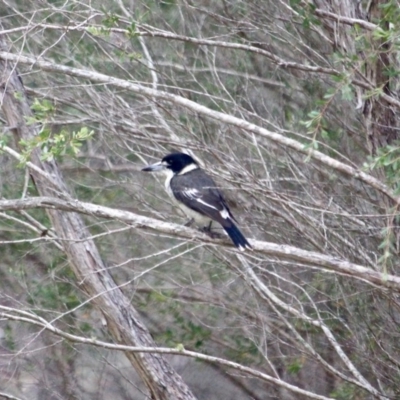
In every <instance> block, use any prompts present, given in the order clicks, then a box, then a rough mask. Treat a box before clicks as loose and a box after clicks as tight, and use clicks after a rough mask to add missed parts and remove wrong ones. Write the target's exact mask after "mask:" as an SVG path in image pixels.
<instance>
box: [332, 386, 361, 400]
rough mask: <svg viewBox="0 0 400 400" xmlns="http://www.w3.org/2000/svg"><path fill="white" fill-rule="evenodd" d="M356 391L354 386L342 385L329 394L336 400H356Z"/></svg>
mask: <svg viewBox="0 0 400 400" xmlns="http://www.w3.org/2000/svg"><path fill="white" fill-rule="evenodd" d="M356 391H357V389H356V387H355V386H354V385H351V384H349V383H343V384H341V385H339V386H338V387H337V388H336V389H335V390H334V391H333V392H332V393H330V396H332V397H333V398H334V399H337V400H353V399H356V398H357V395H356ZM361 398H362V397H360V399H361Z"/></svg>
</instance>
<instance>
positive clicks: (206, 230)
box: [199, 226, 224, 239]
mask: <svg viewBox="0 0 400 400" xmlns="http://www.w3.org/2000/svg"><path fill="white" fill-rule="evenodd" d="M199 230H200V232H203V233H205V234H206V235H208V236H210V238H212V239H222V238H224V235H223V234H222V233H218V232H214V231H212V230H211V229H210V227H209V226H205V227H203V228H200V229H199Z"/></svg>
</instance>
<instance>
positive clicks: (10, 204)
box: [0, 197, 400, 292]
mask: <svg viewBox="0 0 400 400" xmlns="http://www.w3.org/2000/svg"><path fill="white" fill-rule="evenodd" d="M32 208H47V209H58V210H63V211H71V212H78V213H82V214H87V215H92V216H96V217H101V218H107V219H116V220H119V221H123V222H125V223H128V224H130V225H131V226H132V227H133V228H137V229H144V230H146V229H151V230H154V231H158V232H162V233H165V234H168V235H171V236H174V237H177V238H183V239H189V240H192V241H202V242H204V243H207V244H214V245H216V244H217V245H220V246H224V247H232V243H231V242H230V241H228V240H224V239H212V238H210V237H209V236H207V235H205V234H203V233H201V232H199V231H196V230H193V229H190V228H187V227H185V226H182V225H177V224H173V223H169V222H163V221H159V220H156V219H153V218H148V217H143V216H141V215H137V214H134V213H131V212H128V211H122V210H115V209H112V208H109V207H104V206H99V205H95V204H91V203H84V202H81V201H78V200H62V199H57V198H52V197H34V198H27V199H22V200H20V199H18V200H0V210H2V211H7V210H27V209H32ZM85 240H86V239H83V241H85ZM250 243H251V245H252V246H253V249H254V251H255V252H260V253H261V254H265V255H267V256H272V257H277V258H279V259H284V260H291V261H296V262H299V263H303V264H304V265H308V266H313V267H317V268H322V269H326V270H330V271H335V272H337V273H339V274H342V275H346V276H351V277H353V278H357V279H360V280H362V281H364V282H367V283H369V284H372V285H374V286H375V285H376V286H378V287H382V288H390V289H393V290H394V291H396V292H397V291H400V278H399V277H396V276H394V275H388V274H382V273H379V272H376V271H374V270H372V269H370V268H366V267H364V266H361V265H357V264H353V263H351V262H348V261H345V260H340V259H338V258H335V257H331V256H327V255H324V254H321V253H316V252H311V251H306V250H302V249H299V248H297V247H293V246H286V245H278V244H274V243H268V242H263V241H259V240H250Z"/></svg>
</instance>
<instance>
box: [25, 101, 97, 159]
mask: <svg viewBox="0 0 400 400" xmlns="http://www.w3.org/2000/svg"><path fill="white" fill-rule="evenodd" d="M32 110H33V111H34V116H33V117H30V118H28V120H27V123H28V124H40V125H41V130H40V132H39V133H38V134H37V135H36V136H35V137H34V138H32V139H27V140H26V139H22V140H21V141H20V143H19V144H20V146H21V148H22V153H21V155H22V159H21V161H20V165H22V166H23V165H25V163H26V162H27V161H28V160H29V157H30V155H31V153H32V151H33V150H34V149H36V148H38V149H40V150H41V159H42V160H43V161H51V160H53V159H54V158H56V157H60V156H63V155H71V156H76V155H77V154H78V153H79V151H80V148H81V147H82V144H83V143H84V142H86V141H87V140H89V139H90V138H91V137H92V136H93V135H94V131H89V129H88V128H87V127H82V128H81V129H80V130H79V131H72V132H69V131H67V130H66V129H62V130H61V132H60V133H53V132H52V129H51V127H50V126H49V122H50V121H51V117H52V116H53V114H54V112H55V107H54V106H53V104H52V103H51V102H49V101H48V100H42V101H40V100H38V99H35V100H34V103H33V105H32Z"/></svg>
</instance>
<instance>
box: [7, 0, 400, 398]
mask: <svg viewBox="0 0 400 400" xmlns="http://www.w3.org/2000/svg"><path fill="white" fill-rule="evenodd" d="M325 3H328V2H324V1H320V2H315V5H314V6H309V7H308V6H305V5H304V4H303V2H298V1H291V2H286V1H279V2H275V1H265V0H254V1H253V0H252V1H239V0H238V1H224V0H222V1H213V2H210V1H193V2H191V1H180V0H174V1H173V0H171V1H163V2H158V1H128V0H119V1H114V2H113V1H92V2H88V4H86V2H79V1H74V0H67V1H52V2H48V3H43V2H41V1H38V0H33V1H31V2H26V1H12V2H9V1H7V2H6V1H2V2H0V15H1V16H2V17H1V19H0V21H1V24H2V27H3V30H4V31H6V32H7V38H8V46H9V51H10V52H12V53H14V54H21V55H26V56H30V57H33V58H35V59H36V58H37V59H43V60H48V61H51V62H53V63H54V64H58V65H63V66H66V67H71V68H72V67H74V68H78V69H81V70H87V71H96V72H99V73H102V74H105V75H108V76H110V77H116V78H119V79H123V80H126V81H130V82H133V83H136V84H137V85H139V86H142V87H145V88H151V89H154V90H157V91H162V92H166V93H171V94H174V95H177V96H180V97H181V98H182V99H186V100H190V101H192V102H195V103H197V104H198V105H202V106H205V107H207V108H208V109H210V110H213V111H216V112H219V113H223V114H225V115H226V116H234V117H237V118H240V119H243V120H244V121H247V122H250V123H253V124H255V125H257V126H258V127H261V128H264V129H266V130H268V131H269V132H273V133H275V134H279V135H280V136H279V138H282V139H279V140H270V138H268V137H267V136H266V135H263V134H262V133H259V134H257V133H255V132H254V131H251V130H249V129H247V126H245V125H242V126H238V124H236V125H235V124H232V123H230V121H229V120H224V119H222V118H219V117H218V115H220V114H218V115H217V116H216V117H215V118H209V117H207V116H206V115H205V114H204V113H203V112H202V110H201V109H199V110H195V109H194V107H192V108H191V109H188V108H187V107H185V106H184V102H181V103H180V104H178V103H177V102H174V101H167V100H166V99H164V100H163V99H161V98H156V97H154V98H152V97H151V96H147V97H144V96H142V95H140V94H138V93H137V92H136V93H135V92H133V91H131V90H128V89H126V88H125V89H124V88H122V87H119V86H114V85H112V84H103V83H99V82H93V80H91V79H88V78H82V77H78V76H76V74H74V73H73V72H71V73H69V74H68V73H65V72H63V73H61V72H59V71H56V70H54V69H53V70H52V68H47V70H44V69H43V68H41V67H40V66H37V65H35V63H33V64H29V65H28V64H20V65H19V66H18V72H19V75H20V77H21V79H22V81H23V83H24V85H25V87H26V93H27V95H28V97H29V99H30V101H31V104H32V109H33V110H34V115H35V118H34V119H33V120H32V121H29V123H31V124H35V125H37V126H38V127H39V128H40V130H41V133H40V135H39V137H38V140H37V141H36V142H35V143H24V144H22V146H20V147H19V149H20V152H21V153H22V154H24V155H25V157H26V159H29V151H31V150H32V148H34V147H40V148H41V149H42V152H43V154H44V155H45V157H48V158H49V159H51V158H53V157H55V158H56V159H57V161H58V163H59V165H60V167H61V169H62V171H63V174H64V178H65V179H66V182H67V185H68V187H69V188H70V189H71V191H72V192H73V196H74V197H75V198H77V199H79V200H82V201H86V202H91V203H94V204H100V205H104V206H108V207H112V208H116V209H122V210H127V211H131V212H133V213H136V214H139V215H143V216H148V217H152V218H156V219H158V220H160V221H167V222H175V223H178V224H183V223H185V222H186V218H185V216H183V215H181V214H180V212H179V211H178V210H177V209H174V206H173V204H172V203H171V202H170V200H169V199H168V197H167V195H166V193H165V191H164V189H163V181H162V180H159V178H158V177H154V176H149V174H144V173H142V172H140V169H141V168H142V167H143V166H144V165H146V164H147V163H150V162H154V161H156V160H158V159H160V158H161V157H162V156H164V155H165V154H167V153H168V152H171V151H182V150H185V151H188V152H191V154H193V155H194V156H195V157H196V158H197V159H198V160H199V162H200V163H201V164H202V165H203V167H204V168H205V169H206V170H207V172H208V173H209V174H211V175H212V176H213V177H214V179H215V180H216V181H217V182H218V184H219V185H220V187H221V188H222V190H223V191H224V193H225V196H226V198H227V200H228V202H229V205H230V206H231V209H232V212H233V213H234V215H235V216H236V217H237V220H238V221H239V225H240V226H241V229H242V231H243V232H244V233H245V235H246V236H247V237H248V238H250V239H257V240H260V241H266V242H272V243H276V244H281V245H291V246H294V247H296V248H299V249H303V250H309V251H314V252H318V253H321V254H324V255H330V256H333V257H335V258H337V259H343V260H347V261H349V262H351V263H355V264H359V265H362V266H364V267H368V268H370V269H372V270H375V271H379V272H382V273H383V274H394V275H395V274H396V272H397V273H398V239H397V226H396V224H397V221H396V216H395V214H396V212H397V208H396V207H394V203H392V202H391V200H390V199H389V198H388V197H385V196H384V195H383V194H381V192H379V191H377V190H376V188H374V187H373V185H372V186H371V185H368V184H366V183H365V182H362V181H359V180H357V179H355V178H356V177H355V176H351V174H347V175H345V174H342V173H340V172H339V171H338V169H336V167H335V165H334V164H333V162H332V164H329V162H327V161H326V160H325V161H323V160H318V159H317V158H316V157H313V156H312V153H313V151H315V150H318V151H320V152H321V153H323V154H325V155H327V156H329V157H330V158H329V160H332V161H335V160H336V161H339V162H341V163H343V164H345V165H348V166H350V167H353V168H354V169H356V170H357V169H360V170H363V171H365V172H368V173H370V174H371V175H372V176H374V177H375V178H377V179H378V180H380V181H381V182H382V183H386V184H387V185H388V186H389V187H390V188H391V189H393V190H396V182H397V175H396V172H397V165H394V164H393V159H395V158H396V157H397V153H396V150H397V147H396V143H397V142H396V139H397V127H396V118H395V117H396V115H397V108H396V106H395V105H393V104H388V102H385V101H384V100H382V96H381V94H382V93H384V94H386V95H387V96H392V97H393V99H396V95H397V92H396V89H397V88H396V84H395V83H396V82H395V79H396V77H397V74H396V73H394V72H393V73H392V74H391V75H390V74H389V73H388V71H389V70H390V71H395V70H396V64H394V59H395V54H396V50H397V48H396V46H395V45H393V46H389V47H387V46H388V45H387V43H389V42H390V40H391V37H386V36H385V37H383V34H382V35H381V36H379V35H377V34H374V33H373V29H372V28H371V29H367V28H366V27H363V26H362V25H361V26H360V25H357V24H348V25H342V24H340V23H338V21H335V20H334V19H332V18H331V19H329V18H328V17H327V15H326V14H324V13H323V12H322V11H325V12H326V13H328V12H331V13H336V14H341V15H343V16H346V17H349V18H361V19H363V20H365V21H367V18H366V15H367V14H368V13H370V14H368V15H370V16H371V23H377V21H376V20H374V19H373V18H378V17H380V18H381V20H380V26H381V30H382V31H383V32H385V29H386V27H387V26H388V25H387V24H389V22H391V19H390V18H392V19H393V20H395V18H397V16H396V15H397V14H395V13H394V11H393V14H391V13H390V12H391V9H390V8H389V6H387V7H386V8H384V7H380V8H379V7H378V5H375V3H379V2H374V1H373V2H371V3H372V5H370V8H369V9H367V8H361V6H360V9H356V8H354V6H353V5H352V4H347V2H338V3H343V4H342V5H343V7H344V6H345V5H346V6H347V8H346V9H340V4H339V6H338V7H336V5H335V4H336V3H335V2H332V4H331V5H330V7H329V8H328V7H327V4H325ZM329 3H331V2H329ZM344 3H346V4H344ZM389 3H390V2H388V3H387V4H389ZM375 6H376V7H375ZM316 7H317V9H316ZM374 7H375V8H374ZM386 9H388V10H389V11H387V12H386V14H385V13H384V12H383V11H382V12H381V11H377V10H386ZM317 11H321V12H320V13H319V14H318V12H317ZM379 12H381V14H379ZM378 14H379V15H378ZM396 21H397V20H396ZM393 29H396V27H395V28H393ZM385 46H386V47H385ZM389 51H390V52H391V54H392V55H393V57H392V58H390V57H387V58H388V60H386V58H385V59H383V58H382V57H381V52H384V53H385V54H386V53H388V52H389ZM382 71H383V72H382ZM388 77H390V78H391V79H392V81H391V82H390V85H391V86H390V87H389V81H388V79H389V78H388ZM368 85H370V86H368ZM374 90H375V91H374ZM383 118H386V119H385V120H383ZM1 122H2V129H3V132H4V135H3V139H2V141H3V142H4V143H6V144H7V145H8V146H10V147H13V148H17V147H16V146H17V144H16V143H15V142H14V140H13V138H12V136H11V135H10V133H9V131H8V126H7V123H6V121H5V119H4V118H2V120H1ZM285 139H288V140H289V139H291V140H295V141H296V142H297V143H298V144H299V146H300V148H301V149H302V151H295V150H294V149H293V147H291V146H289V145H287V143H286V142H285ZM388 145H391V146H393V148H388V147H387V146H388ZM390 151H391V152H390ZM388 154H389V156H390V154H394V156H393V159H392V158H390V157H389V156H388ZM384 157H386V158H384ZM0 162H1V171H2V173H1V176H0V190H1V196H2V198H6V199H16V198H21V197H23V196H35V195H37V192H36V189H35V186H34V185H33V183H32V182H31V181H30V180H29V174H28V173H27V171H26V168H25V167H24V164H23V163H22V165H21V163H20V164H19V163H18V162H17V161H16V160H15V159H13V158H12V157H11V156H10V155H9V154H6V153H3V154H1V156H0ZM85 221H86V224H87V226H88V228H89V230H90V232H91V234H92V235H93V238H94V239H95V242H96V244H97V245H98V247H99V249H100V252H101V255H102V257H103V259H104V261H105V263H106V266H107V268H108V269H109V271H110V273H111V274H112V276H113V277H114V279H115V280H116V282H117V283H118V284H119V285H121V287H122V290H123V292H124V293H125V295H126V296H127V297H128V298H129V299H130V301H131V302H132V304H133V306H134V307H135V308H137V309H138V310H139V311H140V313H141V316H142V318H143V321H144V323H145V325H147V327H148V328H149V329H150V331H151V333H152V335H153V338H154V339H155V341H156V343H157V344H158V345H160V346H170V347H176V346H179V345H183V346H184V347H185V349H191V350H195V351H198V352H202V353H205V354H209V355H214V356H218V357H222V358H225V359H228V360H232V361H236V362H238V363H240V364H243V365H246V366H249V367H252V368H254V369H257V370H260V371H262V372H264V373H266V374H269V375H271V376H273V377H274V378H277V379H281V380H282V381H284V382H287V383H290V384H292V385H294V386H297V387H298V388H300V389H304V390H305V391H308V392H309V393H310V395H312V394H318V395H321V396H325V397H319V398H335V399H343V400H345V399H372V398H378V397H377V394H379V396H381V398H385V397H384V396H385V395H386V396H389V398H396V397H397V396H399V395H400V394H399V389H398V388H399V387H400V385H399V379H400V376H399V373H398V367H399V362H400V357H399V344H398V343H399V332H398V326H399V318H400V315H399V304H398V298H397V297H396V295H395V294H393V293H392V292H391V291H390V290H384V289H382V288H379V287H375V286H373V285H371V284H370V283H367V282H363V281H362V280H360V279H355V278H353V277H350V276H342V275H340V274H338V273H334V272H333V271H327V270H325V269H323V268H321V267H320V266H318V265H307V264H306V263H300V262H295V261H289V260H287V259H286V260H285V259H280V258H279V257H272V256H266V255H265V254H261V253H258V252H246V254H244V255H241V256H238V255H237V252H236V251H235V250H234V249H233V248H232V247H222V246H214V245H208V244H207V245H206V244H204V243H202V242H200V241H190V240H183V239H178V238H176V237H173V235H167V234H163V233H162V232H156V231H150V230H140V229H133V228H132V227H130V226H129V225H127V224H124V223H122V222H120V221H114V220H111V221H110V220H105V219H101V218H94V217H85ZM45 230H46V232H44V231H45ZM0 238H1V246H0V254H1V261H0V274H1V275H0V276H1V279H0V285H1V296H0V299H1V304H2V305H5V306H8V307H15V308H19V309H22V310H29V311H32V312H34V313H37V314H39V315H41V316H42V317H44V318H46V319H47V320H49V321H54V324H55V325H56V326H57V327H59V328H60V329H63V330H65V331H68V332H72V333H74V334H76V335H80V336H86V337H96V338H99V339H101V340H105V341H110V342H111V341H112V339H111V337H110V334H109V333H108V332H107V326H106V325H105V323H104V320H103V318H102V315H101V313H99V312H98V311H97V310H96V309H94V308H93V307H92V306H91V303H90V301H89V302H85V300H86V298H85V296H84V294H83V293H82V291H81V288H80V285H79V282H77V280H76V278H75V276H74V275H73V273H72V272H71V270H70V268H69V266H68V260H67V259H66V257H65V255H64V254H63V252H62V251H61V249H60V248H61V244H60V243H59V242H58V241H57V240H56V235H55V232H54V231H53V230H52V229H51V226H50V223H49V220H48V218H47V216H46V213H45V211H43V210H34V211H29V212H28V211H20V212H7V213H5V212H2V213H1V214H0ZM262 288H264V289H262ZM0 334H1V342H0V343H1V350H0V351H1V357H0V369H1V374H0V375H1V377H0V388H1V389H2V391H3V392H7V393H10V394H13V395H15V396H19V397H20V398H30V399H67V398H69V399H72V398H80V399H91V398H93V399H107V398H110V396H112V397H113V398H115V399H142V398H146V397H145V394H144V393H145V388H144V386H143V384H142V383H141V382H140V381H139V380H138V379H137V378H136V375H135V371H134V370H133V369H132V367H131V365H130V364H129V363H128V362H127V361H126V359H125V356H124V355H123V353H118V352H115V351H111V350H103V349H101V348H96V347H90V346H88V345H83V344H76V343H75V344H74V343H72V342H68V341H66V340H64V339H62V338H60V337H57V336H55V335H52V334H50V333H46V332H44V331H42V330H41V329H39V328H37V327H34V326H31V325H29V324H28V323H23V322H20V321H11V320H9V319H7V318H4V319H3V320H2V321H0ZM168 359H169V360H170V361H171V363H172V364H173V365H174V367H175V368H176V370H177V372H178V373H180V374H182V376H183V378H184V380H185V381H186V382H187V383H188V385H189V387H190V388H191V390H192V391H193V392H194V394H195V395H196V396H197V397H198V398H199V399H213V398H215V399H301V398H306V397H305V396H302V395H300V394H296V393H293V392H291V391H290V390H288V389H285V388H284V387H283V386H281V385H276V384H273V383H267V382H265V381H261V380H257V379H255V378H251V379H250V378H249V377H248V376H246V375H243V374H240V373H237V372H235V371H234V370H229V369H225V368H223V367H221V366H217V365H208V364H205V363H201V362H198V361H195V360H190V359H188V358H182V357H178V356H173V357H172V356H171V357H169V358H168ZM374 395H375V397H374ZM24 396H25V397H24Z"/></svg>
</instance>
